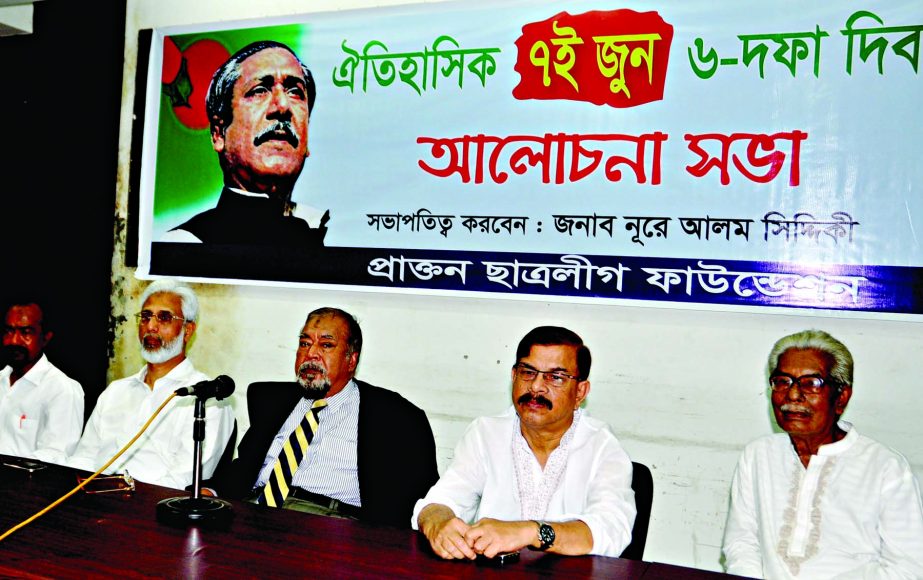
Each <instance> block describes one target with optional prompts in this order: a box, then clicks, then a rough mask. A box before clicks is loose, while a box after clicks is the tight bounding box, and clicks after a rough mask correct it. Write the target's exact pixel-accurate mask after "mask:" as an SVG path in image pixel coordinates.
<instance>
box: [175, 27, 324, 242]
mask: <svg viewBox="0 0 923 580" xmlns="http://www.w3.org/2000/svg"><path fill="white" fill-rule="evenodd" d="M315 94H316V86H315V84H314V78H313V76H312V75H311V71H310V70H309V69H308V67H306V66H305V65H304V63H302V62H301V60H300V59H299V58H298V56H297V55H296V54H295V53H294V52H293V51H292V49H291V48H289V47H288V46H286V45H284V44H282V43H280V42H275V41H271V40H263V41H259V42H254V43H251V44H249V45H247V46H245V47H243V48H242V49H240V50H239V51H237V52H236V53H235V54H234V55H233V56H231V57H230V58H229V59H228V60H227V61H226V62H225V63H224V64H223V65H222V66H221V67H220V68H219V69H218V70H217V71H215V74H214V76H213V77H212V81H211V84H210V85H209V88H208V95H207V97H206V102H205V107H206V111H207V113H208V119H209V123H210V125H211V140H212V147H213V148H214V150H215V152H216V153H217V154H218V162H219V163H220V164H221V171H222V172H223V173H224V189H223V190H222V191H221V196H220V197H219V199H218V205H217V206H216V207H214V208H212V209H209V210H206V211H204V212H202V213H200V214H198V215H196V216H194V217H193V218H192V219H190V220H189V221H187V222H185V223H183V224H181V225H179V226H176V227H175V228H173V229H172V230H170V231H169V232H168V233H167V234H166V236H164V237H163V238H162V241H165V242H205V243H213V244H248V245H276V246H278V245H285V246H297V247H301V248H312V247H319V246H323V240H324V236H325V235H326V233H327V228H326V226H325V224H326V222H327V220H328V219H329V218H330V215H329V213H326V214H324V216H323V217H322V218H321V219H320V224H319V226H318V227H317V228H312V227H311V226H310V225H308V222H307V221H305V220H304V219H302V218H299V217H296V216H295V215H293V212H294V210H295V205H294V204H293V203H292V201H291V197H292V190H293V189H294V187H295V182H296V181H297V180H298V176H299V175H301V170H302V169H303V168H304V163H305V160H306V159H307V158H308V155H310V152H309V151H308V121H309V117H310V115H311V110H312V109H313V107H314V97H315Z"/></svg>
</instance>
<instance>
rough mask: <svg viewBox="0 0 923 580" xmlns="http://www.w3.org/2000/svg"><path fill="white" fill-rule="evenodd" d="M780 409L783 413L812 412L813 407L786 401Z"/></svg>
mask: <svg viewBox="0 0 923 580" xmlns="http://www.w3.org/2000/svg"><path fill="white" fill-rule="evenodd" d="M779 409H780V410H781V411H782V412H783V413H808V414H810V413H811V409H809V408H808V407H805V406H804V405H796V404H795V403H785V404H784V405H782V406H781V407H779Z"/></svg>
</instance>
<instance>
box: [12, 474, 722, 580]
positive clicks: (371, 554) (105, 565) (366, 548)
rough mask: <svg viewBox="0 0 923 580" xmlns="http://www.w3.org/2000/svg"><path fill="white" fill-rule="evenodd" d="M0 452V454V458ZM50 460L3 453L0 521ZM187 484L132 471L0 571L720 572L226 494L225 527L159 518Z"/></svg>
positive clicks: (33, 533)
mask: <svg viewBox="0 0 923 580" xmlns="http://www.w3.org/2000/svg"><path fill="white" fill-rule="evenodd" d="M0 463H2V462H0ZM77 473H78V472H76V471H74V470H72V469H69V468H66V467H62V466H57V465H49V466H48V467H47V468H45V469H42V470H39V471H36V472H34V473H29V472H26V471H23V470H18V469H13V468H10V467H5V466H2V465H0V533H3V532H4V531H6V530H7V529H9V528H11V527H12V526H14V525H16V524H18V523H19V522H20V521H22V520H24V519H26V518H27V517H29V516H31V515H32V514H34V513H35V512H37V511H39V510H41V509H42V508H44V507H45V506H46V505H48V504H50V503H51V502H52V501H54V500H56V499H57V498H59V497H61V496H62V495H64V494H65V493H67V492H68V491H69V490H70V489H71V488H72V487H74V486H75V485H76V475H77ZM184 495H188V494H186V493H184V492H181V491H179V490H175V489H169V488H165V487H160V486H156V485H148V484H144V483H140V482H139V483H138V484H137V489H136V491H135V492H133V493H115V494H99V495H88V494H85V493H83V492H78V493H77V494H76V495H74V496H73V497H71V498H69V499H68V500H67V501H66V502H64V503H63V504H61V505H60V506H58V507H56V508H55V509H54V510H52V511H50V512H49V513H47V514H45V515H44V516H42V517H41V518H39V519H38V520H36V521H35V522H33V523H31V524H30V525H28V526H26V527H25V528H23V529H21V530H19V531H17V532H15V533H14V534H13V535H11V536H9V537H8V538H7V539H5V540H4V541H2V542H0V576H3V577H32V578H45V577H47V578H87V577H94V576H109V577H121V578H147V577H161V578H163V577H167V578H231V577H233V578H292V577H325V578H453V579H455V578H487V579H490V578H501V577H502V578H504V579H507V580H509V579H512V578H536V577H545V576H552V575H553V576H554V577H556V578H611V579H626V580H629V579H631V580H634V579H640V578H643V579H645V580H649V579H666V580H670V579H679V578H682V579H684V580H686V579H692V580H698V579H701V580H710V579H711V580H714V579H715V578H718V577H721V578H730V577H729V576H725V575H722V574H717V573H714V572H707V571H703V570H696V569H691V568H683V567H680V566H669V565H666V564H657V563H649V562H637V561H632V560H622V559H618V558H605V557H598V556H583V557H560V556H555V555H554V554H543V553H539V552H531V551H529V550H523V552H522V556H521V559H520V561H519V562H516V563H514V564H509V565H507V566H505V567H503V568H491V567H485V566H482V565H479V564H476V563H473V562H468V561H446V560H442V559H440V558H438V557H436V556H435V555H434V554H433V553H432V551H431V550H430V548H429V544H428V543H427V542H426V540H425V538H423V536H422V535H421V534H419V533H417V532H414V531H413V530H410V529H406V530H404V529H395V528H389V527H385V526H376V525H372V524H366V523H362V522H355V521H351V520H344V519H337V518H328V517H323V516H315V515H311V514H304V513H300V512H293V511H288V510H281V509H272V508H265V507H261V506H257V505H253V504H249V503H245V502H231V503H232V506H233V510H234V520H233V522H232V523H231V526H230V528H229V529H227V530H218V529H210V528H208V527H202V526H188V527H173V526H169V525H166V524H162V523H159V522H158V521H157V519H156V516H155V513H156V506H157V502H159V501H160V500H163V499H166V498H170V497H182V496H184Z"/></svg>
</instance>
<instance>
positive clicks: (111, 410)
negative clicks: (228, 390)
mask: <svg viewBox="0 0 923 580" xmlns="http://www.w3.org/2000/svg"><path fill="white" fill-rule="evenodd" d="M141 305H142V306H141V312H139V313H138V314H137V315H136V316H137V318H138V341H139V342H140V345H141V356H142V358H144V360H145V361H147V364H146V365H145V366H144V367H142V368H141V370H140V371H138V372H137V373H136V374H134V375H132V376H130V377H126V378H124V379H119V380H117V381H113V382H112V383H111V384H110V385H109V386H108V387H106V390H104V391H103V392H102V394H101V395H100V396H99V400H98V401H97V402H96V407H95V408H94V409H93V413H92V414H91V415H90V419H89V420H88V421H87V426H86V429H85V430H84V433H83V437H81V438H80V443H79V444H78V445H77V449H76V451H74V454H73V455H72V456H71V457H70V459H69V460H68V463H69V464H70V465H72V466H74V467H77V468H80V469H86V470H88V471H96V470H97V469H99V468H100V467H102V466H103V465H105V464H106V462H107V461H109V460H110V459H111V458H112V456H114V455H115V454H116V452H118V451H119V450H120V449H121V448H122V447H123V446H124V445H125V444H126V443H128V442H129V441H130V440H131V438H132V437H134V436H135V434H136V433H137V432H138V431H139V430H140V429H141V427H142V426H143V425H144V423H145V422H147V420H148V419H149V418H150V417H151V415H152V414H153V413H154V411H155V410H157V408H158V407H159V406H160V405H161V404H162V403H163V402H164V401H165V400H166V399H167V398H168V397H169V396H170V394H171V393H173V392H174V391H176V390H177V389H180V388H183V387H189V386H193V385H196V384H197V383H200V382H202V381H206V380H208V378H209V377H208V376H207V375H205V374H203V373H201V372H199V371H197V370H196V369H195V368H194V367H193V366H192V361H190V360H189V359H188V358H186V348H187V346H188V345H189V341H190V340H192V335H193V333H195V330H196V319H197V317H198V313H199V301H198V299H197V298H196V295H195V293H194V292H193V291H192V289H191V288H189V287H188V286H185V285H183V284H179V283H177V282H174V281H173V280H158V281H157V282H153V283H151V284H150V285H149V286H148V287H147V288H146V289H145V291H144V293H143V294H142V295H141ZM194 412H195V397H177V398H175V399H173V400H172V401H171V402H170V404H169V405H167V407H166V408H164V410H163V411H161V412H160V415H158V416H157V419H155V420H154V422H153V423H151V425H150V427H148V428H147V430H146V431H145V432H144V434H143V435H142V436H141V438H140V439H138V440H137V441H136V442H135V443H134V444H133V445H132V446H131V447H129V448H128V450H127V451H126V452H125V453H124V454H123V455H122V456H121V457H119V459H118V460H117V461H116V462H115V463H113V464H112V465H111V466H110V467H109V468H108V469H107V470H106V473H121V472H124V471H128V472H129V473H130V474H131V475H132V477H134V478H135V479H137V480H139V481H143V482H145V483H154V484H157V485H163V486H166V487H174V488H177V489H184V488H186V487H187V486H189V485H190V484H192V471H193V469H192V468H193V455H194V451H195V441H194V440H193V422H194V417H195V415H194ZM233 429H234V410H233V409H232V408H231V405H230V404H229V401H228V400H227V399H225V400H222V401H216V400H215V399H210V400H209V401H208V402H207V405H206V411H205V440H204V441H203V442H202V477H209V476H211V474H212V473H213V472H214V471H215V467H216V466H217V465H218V461H219V459H221V454H222V453H223V452H224V449H225V447H226V446H227V444H228V440H229V439H230V437H231V432H232V431H233Z"/></svg>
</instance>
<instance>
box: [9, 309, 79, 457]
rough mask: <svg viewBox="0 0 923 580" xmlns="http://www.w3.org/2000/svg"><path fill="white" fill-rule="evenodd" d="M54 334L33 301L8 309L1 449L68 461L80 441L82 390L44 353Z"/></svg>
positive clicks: (17, 453)
mask: <svg viewBox="0 0 923 580" xmlns="http://www.w3.org/2000/svg"><path fill="white" fill-rule="evenodd" d="M52 336H54V334H53V333H52V331H51V327H49V326H48V321H47V320H46V317H45V311H44V310H43V309H42V307H41V306H39V305H38V304H36V303H35V302H32V301H30V300H21V301H19V302H15V303H13V304H12V305H11V306H10V307H9V308H8V309H7V311H6V315H5V316H4V319H3V350H2V353H0V355H2V358H3V362H2V363H0V369H2V370H0V453H3V454H5V455H18V456H19V457H29V458H33V459H40V460H42V461H47V462H49V463H64V462H65V460H66V459H67V456H68V455H69V454H70V453H71V452H72V451H73V450H74V447H76V446H77V441H78V440H79V439H80V432H81V431H83V389H82V388H81V387H80V384H79V383H78V382H77V381H75V380H73V379H71V378H70V377H68V376H67V375H65V374H64V373H63V372H61V371H60V370H58V368H57V367H55V366H54V365H53V364H51V362H49V360H48V357H47V356H45V346H46V345H47V344H48V343H49V341H51V338H52ZM7 364H8V365H9V366H6V365H7Z"/></svg>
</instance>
